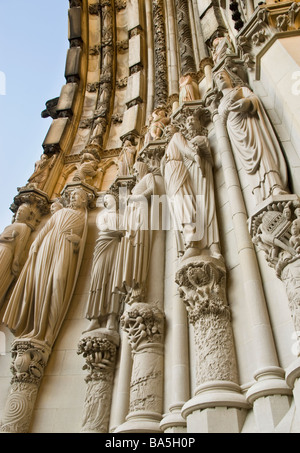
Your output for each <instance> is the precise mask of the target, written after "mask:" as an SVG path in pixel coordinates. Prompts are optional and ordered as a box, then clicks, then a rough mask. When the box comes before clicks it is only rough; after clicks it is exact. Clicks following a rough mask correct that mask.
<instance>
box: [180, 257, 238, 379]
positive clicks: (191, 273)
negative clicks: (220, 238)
mask: <svg viewBox="0 0 300 453" xmlns="http://www.w3.org/2000/svg"><path fill="white" fill-rule="evenodd" d="M176 283H177V284H178V286H179V293H180V296H181V298H182V300H183V301H184V303H185V304H186V308H187V313H188V318H189V322H190V323H191V324H193V326H194V342H195V351H196V362H197V367H196V381H197V385H198V386H199V385H201V384H204V383H205V382H208V381H213V380H222V381H224V380H226V381H231V382H237V370H236V359H235V350H234V341H233V334H232V328H231V322H230V321H231V316H230V309H229V306H228V303H227V298H226V270H225V266H224V263H223V261H222V260H219V259H214V258H207V259H205V258H204V257H198V259H197V258H196V259H192V258H191V259H190V260H188V262H186V263H185V264H184V265H183V266H182V267H181V268H180V269H179V270H178V271H177V273H176Z"/></svg>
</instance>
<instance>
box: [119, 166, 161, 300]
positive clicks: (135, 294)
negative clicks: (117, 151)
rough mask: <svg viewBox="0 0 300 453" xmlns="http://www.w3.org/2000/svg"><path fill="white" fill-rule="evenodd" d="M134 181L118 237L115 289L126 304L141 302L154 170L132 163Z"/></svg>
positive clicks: (147, 267) (149, 253)
mask: <svg viewBox="0 0 300 453" xmlns="http://www.w3.org/2000/svg"><path fill="white" fill-rule="evenodd" d="M134 174H135V175H136V178H137V184H136V185H135V187H134V188H133V190H132V195H131V196H130V197H129V199H128V201H127V206H126V209H125V212H124V230H125V235H124V237H123V238H122V240H121V246H120V247H121V248H120V254H119V257H120V259H119V260H118V263H117V271H116V277H115V285H114V286H115V288H117V290H118V291H122V292H124V293H126V294H127V300H128V301H129V303H132V302H142V301H143V297H144V290H145V284H146V279H147V273H148V269H149V261H150V255H151V239H152V234H151V225H150V219H151V201H150V200H151V196H152V195H154V194H155V193H156V192H155V191H156V181H155V178H156V174H155V171H153V172H149V169H148V165H147V164H146V163H144V162H136V163H135V164H134Z"/></svg>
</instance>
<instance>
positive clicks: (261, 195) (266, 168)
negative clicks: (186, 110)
mask: <svg viewBox="0 0 300 453" xmlns="http://www.w3.org/2000/svg"><path fill="white" fill-rule="evenodd" d="M240 82H241V81H240ZM215 83H216V85H217V88H218V89H219V91H221V92H222V93H223V97H222V98H221V101H220V105H219V114H220V115H221V116H222V117H223V119H224V121H225V123H226V125H227V130H228V135H229V138H230V141H231V144H232V148H233V151H234V154H236V155H237V156H238V157H239V159H240V161H241V163H242V166H243V168H244V169H245V171H246V174H247V176H248V180H249V184H250V186H251V189H252V193H253V195H254V197H255V201H256V204H259V203H260V202H262V201H263V200H265V199H267V198H268V197H270V196H271V195H278V194H284V193H287V192H286V190H287V170H286V164H285V161H284V158H283V155H282V152H281V149H280V146H279V143H278V140H277V138H276V136H275V134H274V131H273V130H272V126H271V124H270V122H269V119H268V118H267V115H266V113H265V111H264V108H263V106H262V104H261V102H260V100H259V99H258V97H257V96H255V94H254V93H253V92H252V91H251V90H250V89H249V88H247V87H245V86H240V85H239V84H238V81H237V82H235V81H233V77H231V76H230V75H229V73H228V72H227V71H226V70H221V71H220V72H218V73H217V74H216V75H215Z"/></svg>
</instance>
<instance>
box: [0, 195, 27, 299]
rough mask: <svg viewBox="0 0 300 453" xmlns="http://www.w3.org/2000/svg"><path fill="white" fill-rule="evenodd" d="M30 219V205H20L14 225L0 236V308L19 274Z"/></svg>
mask: <svg viewBox="0 0 300 453" xmlns="http://www.w3.org/2000/svg"><path fill="white" fill-rule="evenodd" d="M30 219H32V211H31V208H30V205H28V204H22V205H21V206H20V207H19V209H18V211H17V213H16V217H15V221H14V223H12V224H11V225H8V226H7V227H6V228H5V229H4V231H3V232H2V233H1V235H0V307H2V304H3V302H4V298H5V296H6V293H7V291H8V289H9V287H10V285H11V283H12V282H13V280H14V278H15V277H16V276H17V275H18V274H19V270H20V258H21V255H22V253H23V251H24V249H25V246H26V244H27V241H28V239H29V236H30V233H31V228H30V226H29V225H28V224H27V223H26V222H27V221H28V220H30Z"/></svg>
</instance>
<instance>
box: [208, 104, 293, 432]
mask: <svg viewBox="0 0 300 453" xmlns="http://www.w3.org/2000/svg"><path fill="white" fill-rule="evenodd" d="M213 122H214V126H215V133H216V139H217V143H218V148H219V153H220V158H221V163H222V167H223V171H224V179H225V184H226V188H227V193H228V199H229V203H230V209H231V215H232V221H233V226H234V233H235V237H236V241H237V247H238V254H239V259H240V266H241V275H242V279H243V284H244V289H245V304H247V309H248V313H249V324H250V327H251V329H252V331H253V340H254V343H255V344H254V350H255V354H254V356H255V358H256V371H255V373H254V378H255V381H256V382H255V384H253V385H252V386H251V387H250V389H249V390H248V393H247V399H248V402H249V403H250V404H253V405H254V413H255V417H256V420H257V425H258V426H259V427H261V429H262V430H263V429H264V428H263V427H264V420H265V410H269V409H270V410H271V412H273V413H275V412H276V411H277V413H278V412H280V413H281V414H282V415H284V413H285V408H284V407H283V405H282V404H281V403H282V401H283V400H284V398H282V396H283V395H284V396H285V395H289V394H290V393H291V390H290V388H289V387H288V386H287V384H286V382H285V379H284V370H283V369H282V368H281V367H280V366H279V363H278V357H277V352H276V347H275V343H274V338H273V334H272V328H271V325H270V320H269V315H268V310H267V304H266V301H265V296H264V291H263V286H262V281H261V276H260V272H259V267H258V263H257V258H256V254H255V250H254V248H253V244H252V241H251V237H250V234H249V231H248V225H247V213H246V208H245V203H244V199H243V195H242V190H241V187H240V183H239V178H238V174H237V170H236V166H235V161H234V157H233V153H232V150H231V145H230V142H229V138H228V134H227V130H226V127H225V125H224V123H223V121H222V118H221V117H220V115H219V114H218V113H217V111H214V112H213ZM286 397H287V396H286ZM260 402H262V403H263V404H260ZM266 406H268V408H269V409H267V408H266Z"/></svg>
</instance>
